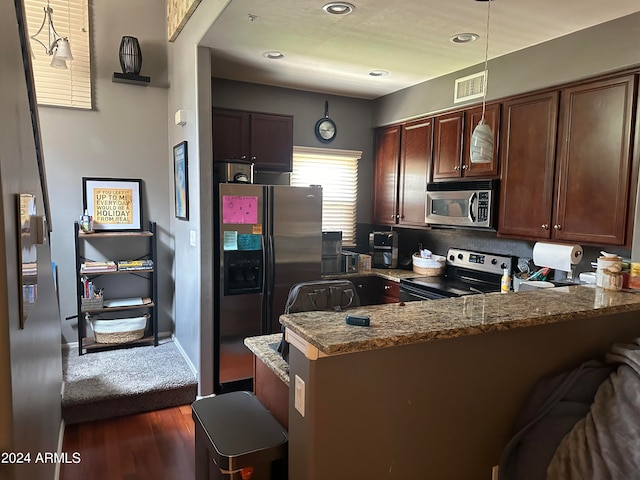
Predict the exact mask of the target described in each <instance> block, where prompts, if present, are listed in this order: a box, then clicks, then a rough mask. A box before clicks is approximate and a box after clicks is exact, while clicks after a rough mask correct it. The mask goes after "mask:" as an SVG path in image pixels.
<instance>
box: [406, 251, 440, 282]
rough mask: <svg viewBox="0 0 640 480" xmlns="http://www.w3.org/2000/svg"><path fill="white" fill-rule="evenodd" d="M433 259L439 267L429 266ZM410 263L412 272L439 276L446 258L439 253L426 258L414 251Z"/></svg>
mask: <svg viewBox="0 0 640 480" xmlns="http://www.w3.org/2000/svg"><path fill="white" fill-rule="evenodd" d="M434 260H435V261H436V262H438V263H439V264H440V266H439V267H432V266H430V265H431V263H432V262H433V261H434ZM412 263H413V271H414V272H416V273H419V274H420V275H424V276H426V277H439V276H440V275H442V274H443V273H444V266H445V263H446V258H445V257H441V256H439V255H434V256H433V257H432V258H430V259H427V258H422V257H420V254H418V253H414V254H413V258H412Z"/></svg>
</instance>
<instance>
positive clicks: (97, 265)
mask: <svg viewBox="0 0 640 480" xmlns="http://www.w3.org/2000/svg"><path fill="white" fill-rule="evenodd" d="M116 270H118V266H117V265H116V262H112V261H111V260H107V261H104V262H84V263H83V264H82V265H81V267H80V273H103V272H115V271H116Z"/></svg>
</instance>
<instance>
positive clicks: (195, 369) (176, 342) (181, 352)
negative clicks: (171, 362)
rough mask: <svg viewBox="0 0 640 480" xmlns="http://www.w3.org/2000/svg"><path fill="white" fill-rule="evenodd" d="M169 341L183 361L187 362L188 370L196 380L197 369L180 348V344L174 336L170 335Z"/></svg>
mask: <svg viewBox="0 0 640 480" xmlns="http://www.w3.org/2000/svg"><path fill="white" fill-rule="evenodd" d="M171 340H172V341H173V343H174V345H175V346H176V348H177V349H178V351H179V352H180V355H182V356H183V357H184V361H185V362H187V365H189V368H190V369H191V371H192V372H193V376H194V377H196V378H198V369H197V368H196V367H195V365H193V363H191V360H190V359H189V356H188V355H187V353H186V352H185V351H184V349H183V348H182V345H180V342H179V341H178V339H177V338H176V336H175V335H173V334H172V335H171Z"/></svg>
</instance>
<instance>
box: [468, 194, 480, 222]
mask: <svg viewBox="0 0 640 480" xmlns="http://www.w3.org/2000/svg"><path fill="white" fill-rule="evenodd" d="M477 197H478V194H477V193H476V192H473V193H472V194H471V196H470V197H469V220H471V221H472V222H473V223H476V218H478V216H477V212H476V211H475V210H474V209H477V208H478V202H476V199H477Z"/></svg>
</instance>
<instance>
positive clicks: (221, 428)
mask: <svg viewBox="0 0 640 480" xmlns="http://www.w3.org/2000/svg"><path fill="white" fill-rule="evenodd" d="M191 409H192V412H193V421H194V423H195V448H196V459H195V460H196V480H287V443H288V440H289V437H288V435H287V432H286V430H285V429H284V428H283V427H282V425H280V423H278V421H277V420H276V419H275V418H274V417H273V415H271V412H269V410H267V409H266V407H265V406H264V405H262V403H261V402H260V400H258V399H257V398H256V396H255V395H254V394H253V393H251V392H231V393H224V394H221V395H216V396H214V397H207V398H202V399H200V400H197V401H195V402H194V403H193V404H192V405H191Z"/></svg>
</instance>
